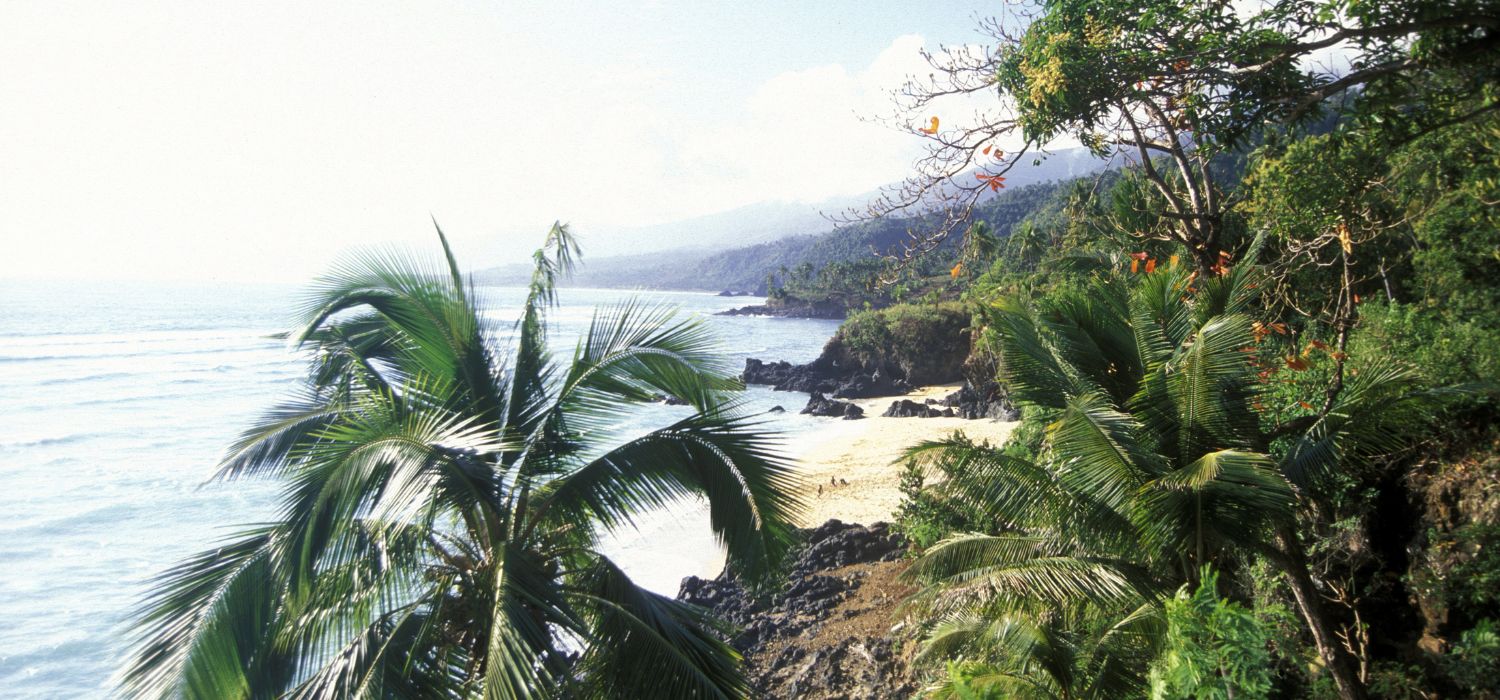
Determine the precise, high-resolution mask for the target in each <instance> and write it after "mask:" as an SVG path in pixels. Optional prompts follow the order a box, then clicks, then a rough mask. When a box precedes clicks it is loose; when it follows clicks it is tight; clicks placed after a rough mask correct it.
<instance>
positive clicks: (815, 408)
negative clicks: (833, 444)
mask: <svg viewBox="0 0 1500 700" xmlns="http://www.w3.org/2000/svg"><path fill="white" fill-rule="evenodd" d="M801 412H802V413H803V414H805V415H809V416H828V417H832V418H843V419H844V420H854V419H856V418H864V417H865V411H864V409H862V408H860V407H858V406H856V405H854V404H852V403H848V402H846V401H834V400H833V399H830V398H828V397H826V396H824V395H823V394H822V392H817V391H814V392H812V396H809V397H808V399H807V406H806V407H804V408H803V409H802V411H801Z"/></svg>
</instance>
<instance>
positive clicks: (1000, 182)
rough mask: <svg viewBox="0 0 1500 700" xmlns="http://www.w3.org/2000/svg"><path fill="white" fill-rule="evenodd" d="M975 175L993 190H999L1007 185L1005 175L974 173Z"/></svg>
mask: <svg viewBox="0 0 1500 700" xmlns="http://www.w3.org/2000/svg"><path fill="white" fill-rule="evenodd" d="M974 177H977V178H979V181H980V182H983V183H985V184H987V185H989V186H990V191H991V192H998V191H1000V188H1001V187H1004V186H1005V176H1003V175H986V174H985V173H974Z"/></svg>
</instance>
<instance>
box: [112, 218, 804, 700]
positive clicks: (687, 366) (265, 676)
mask: <svg viewBox="0 0 1500 700" xmlns="http://www.w3.org/2000/svg"><path fill="white" fill-rule="evenodd" d="M441 235H442V234H441V231H439V236H440V237H441ZM443 250H444V253H445V254H446V259H445V260H444V262H443V264H441V265H438V266H435V267H434V266H426V265H423V264H420V263H418V262H416V261H415V260H414V259H412V258H411V257H410V256H404V255H398V254H389V253H384V254H371V255H365V256H361V257H356V258H354V259H353V260H351V261H350V262H348V263H346V264H344V265H342V266H340V267H338V268H336V269H335V270H334V272H333V273H332V274H330V275H329V276H327V277H325V278H323V279H322V280H321V281H320V282H319V284H318V286H317V287H315V288H314V289H313V291H312V294H311V296H310V297H309V299H308V303H307V304H306V306H305V307H304V309H303V311H302V318H301V321H300V329H299V330H298V331H297V332H296V335H295V339H296V341H297V343H298V344H299V346H300V347H302V348H303V349H305V350H306V351H308V353H309V354H310V356H311V365H310V368H309V375H308V378H307V381H306V383H305V386H304V387H303V388H302V390H301V391H300V392H299V393H298V394H297V395H296V396H294V397H292V398H291V399H290V400H289V401H287V402H286V403H284V404H282V405H280V406H277V407H276V408H274V409H273V410H271V411H270V412H268V413H267V414H266V415H265V416H263V417H262V418H261V419H260V420H259V421H258V422H257V423H256V424H255V425H254V426H252V427H251V428H250V429H249V430H248V431H246V432H245V434H244V436H243V437H242V438H241V439H240V440H239V442H237V443H236V444H235V445H234V447H233V448H232V450H231V451H230V453H229V455H228V457H227V458H226V459H225V460H224V462H223V464H222V465H221V466H220V468H219V472H218V477H217V478H219V479H225V480H232V479H243V478H269V479H275V480H277V481H278V482H280V484H281V485H282V491H281V493H282V498H281V506H280V508H279V510H278V512H277V517H276V518H275V519H274V520H273V521H272V522H269V523H266V524H262V525H256V526H252V527H249V528H247V529H245V530H243V531H242V532H241V533H240V534H238V535H236V536H234V537H232V538H230V539H228V540H226V541H225V542H223V543H220V544H219V545H217V546H215V547H213V548H211V549H208V550H206V551H204V552H203V553H202V554H199V555H197V556H194V557H191V558H189V559H187V560H186V561H184V562H182V563H181V564H179V565H177V566H176V567H174V568H172V569H171V570H169V571H167V572H165V573H163V574H162V575H161V576H160V578H159V579H158V581H157V588H156V591H155V592H154V593H153V594H152V595H151V596H150V598H149V599H148V600H147V601H146V604H145V607H144V609H143V610H142V612H141V613H140V616H139V618H138V626H139V630H140V631H139V639H138V645H137V647H136V650H135V652H134V656H133V658H132V661H131V663H130V665H129V667H128V669H127V670H126V671H125V673H124V677H123V681H122V690H123V691H124V692H125V694H127V695H129V696H133V697H194V698H240V697H282V696H288V697H424V698H425V697H478V696H483V697H486V698H539V697H557V696H568V697H618V698H638V697H743V696H744V695H745V694H746V692H747V691H746V683H745V680H744V679H743V678H742V677H741V675H740V671H739V667H738V663H737V656H736V653H735V652H734V651H733V650H732V649H731V648H729V647H728V646H727V645H726V644H725V643H724V642H723V641H721V638H720V635H719V634H718V631H717V630H716V628H715V625H714V623H713V622H712V621H711V620H709V619H708V618H707V617H706V616H705V614H704V613H703V612H702V611H700V610H698V609H695V608H693V607H690V606H687V605H684V604H682V603H678V602H676V601H673V600H671V599H669V598H666V597H663V596H661V595H658V594H655V593H652V592H650V591H647V590H644V589H642V588H641V587H639V586H638V585H636V584H635V583H634V582H633V581H632V580H631V579H630V577H629V576H627V575H626V574H625V572H624V571H623V570H622V569H621V568H620V567H619V566H618V565H616V564H615V563H613V562H611V561H610V560H609V558H607V557H605V556H604V555H602V554H600V553H599V551H598V548H597V547H598V544H599V538H600V535H601V532H602V531H603V530H605V529H606V528H610V527H616V526H620V525H624V524H628V523H630V522H631V520H632V518H634V517H635V516H637V515H638V514H640V513H641V512H642V511H644V510H646V509H651V508H657V507H661V506H664V505H667V504H670V503H673V502H675V501H677V500H678V499H681V498H689V497H700V498H704V499H706V500H707V503H708V506H709V514H710V521H711V526H712V528H713V531H714V534H715V535H716V536H717V537H718V539H719V541H721V542H722V543H723V544H724V546H725V548H726V549H727V551H728V555H729V565H730V566H731V567H732V568H733V570H735V571H736V572H740V573H742V574H744V575H747V576H754V575H755V574H757V573H759V572H764V571H767V570H768V568H769V567H770V566H772V565H773V564H774V563H775V562H776V561H777V560H778V559H779V558H780V557H781V555H782V554H783V552H785V551H786V549H787V547H788V545H789V543H790V540H791V534H792V531H791V529H790V526H789V525H788V523H789V520H790V518H791V517H792V515H793V513H794V512H795V509H796V503H795V502H794V501H793V500H792V496H791V495H790V494H791V493H792V490H791V487H792V485H793V476H792V472H791V471H790V468H789V466H788V464H787V463H786V462H784V461H782V459H781V458H780V457H778V456H777V452H776V450H775V444H774V443H773V442H772V441H771V440H770V439H769V438H768V437H767V436H766V435H765V434H763V433H762V432H760V431H759V430H758V429H757V428H756V426H755V424H754V423H752V422H750V421H748V420H747V419H746V418H744V417H741V416H739V415H738V414H737V413H736V412H735V405H734V402H733V400H732V398H731V397H732V390H733V389H734V388H735V387H736V383H735V382H734V381H733V380H731V379H729V378H728V376H729V370H730V368H728V367H727V366H725V364H724V363H723V362H722V360H721V359H720V358H719V357H718V355H716V354H715V352H714V348H715V346H714V343H713V341H712V338H711V337H710V336H709V334H708V333H707V331H706V330H705V328H704V327H703V326H701V325H699V324H698V323H696V322H693V321H690V320H684V319H681V318H678V317H677V316H675V315H674V314H673V312H672V311H670V310H668V309H663V308H653V307H648V306H642V305H640V304H636V303H627V304H624V305H621V306H618V307H615V308H610V309H604V310H601V311H599V312H598V313H597V314H596V316H595V318H594V320H593V322H592V324H591V325H590V326H589V328H588V330H587V331H586V333H585V334H584V335H583V337H582V338H581V339H580V340H579V341H578V343H577V345H576V347H575V348H573V349H572V351H571V353H569V354H566V355H563V356H557V355H554V354H553V352H552V351H551V350H550V349H549V345H548V341H549V338H548V334H547V331H548V324H547V316H548V311H549V308H550V307H551V306H552V305H553V304H555V303H556V291H555V285H556V283H557V281H558V280H559V279H561V278H562V277H563V276H564V275H566V274H568V272H569V271H570V270H571V268H572V266H573V264H574V260H575V258H576V256H577V254H578V250H577V246H576V244H575V242H574V240H573V238H572V236H571V235H570V234H569V232H568V230H567V229H566V228H565V227H563V226H560V225H559V226H554V227H553V229H552V230H551V232H550V233H549V234H548V235H547V238H546V242H545V245H544V247H543V248H542V249H541V250H538V251H537V253H536V255H535V272H534V275H533V278H532V282H531V285H530V288H529V292H528V294H527V297H526V300H525V303H524V306H523V307H522V310H521V316H520V319H519V320H518V321H517V322H516V324H515V326H514V327H513V337H514V344H513V346H511V347H510V349H509V350H508V351H506V352H503V353H502V351H501V350H500V346H498V345H497V344H496V339H497V337H498V330H499V329H497V328H494V327H492V325H491V324H490V323H489V322H488V321H487V320H486V315H485V311H484V307H483V305H482V304H481V301H480V299H479V298H478V296H477V294H478V290H477V289H476V288H475V287H474V286H472V285H471V284H469V283H467V282H466V281H465V280H464V279H463V277H462V276H461V275H460V273H459V268H458V266H457V264H456V262H455V261H454V259H453V256H452V254H451V252H449V250H448V246H447V242H446V240H443ZM661 394H666V395H670V396H674V397H678V398H680V399H682V400H683V401H685V402H686V403H687V404H689V405H690V406H691V415H688V416H686V417H684V418H682V419H681V420H678V421H676V422H674V423H672V424H670V425H666V426H663V427H661V428H659V429H657V430H654V431H651V432H648V433H646V434H644V435H629V434H622V433H621V431H620V430H619V429H618V428H619V427H620V426H619V420H620V416H621V412H623V411H628V410H629V409H630V407H631V406H634V405H640V404H643V403H647V402H651V401H654V400H655V399H656V397H657V396H658V395H661Z"/></svg>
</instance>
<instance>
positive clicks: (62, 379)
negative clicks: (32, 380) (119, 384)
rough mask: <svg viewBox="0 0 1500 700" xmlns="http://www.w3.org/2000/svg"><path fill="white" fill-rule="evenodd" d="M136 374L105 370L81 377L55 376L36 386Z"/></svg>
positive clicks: (94, 380)
mask: <svg viewBox="0 0 1500 700" xmlns="http://www.w3.org/2000/svg"><path fill="white" fill-rule="evenodd" d="M133 376H136V375H135V373H134V372H104V373H102V374H86V375H84V376H81V377H54V378H52V379H43V380H40V381H38V382H36V386H52V385H55V384H78V383H80V382H97V381H103V380H105V379H120V378H121V377H133Z"/></svg>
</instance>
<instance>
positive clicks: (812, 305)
mask: <svg viewBox="0 0 1500 700" xmlns="http://www.w3.org/2000/svg"><path fill="white" fill-rule="evenodd" d="M719 296H724V295H723V294H720V295H719ZM718 315H720V316H775V317H778V318H822V319H830V320H837V319H841V318H843V317H844V316H846V315H848V310H847V309H845V308H844V305H843V304H838V303H834V302H826V301H824V302H801V301H799V302H796V303H785V304H752V305H750V306H742V307H740V308H738V309H730V310H728V311H720V312H719V314H718Z"/></svg>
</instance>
